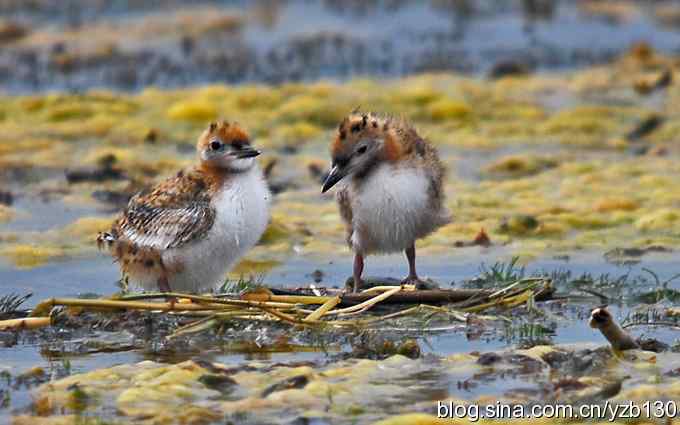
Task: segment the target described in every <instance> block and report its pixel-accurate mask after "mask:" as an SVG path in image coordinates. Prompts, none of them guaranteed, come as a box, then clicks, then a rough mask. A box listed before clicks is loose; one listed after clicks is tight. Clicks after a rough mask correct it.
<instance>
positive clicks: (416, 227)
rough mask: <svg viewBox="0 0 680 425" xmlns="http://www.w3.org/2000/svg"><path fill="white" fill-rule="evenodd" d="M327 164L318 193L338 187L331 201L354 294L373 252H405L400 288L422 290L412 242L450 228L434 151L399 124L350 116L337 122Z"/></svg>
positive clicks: (441, 169) (441, 173)
mask: <svg viewBox="0 0 680 425" xmlns="http://www.w3.org/2000/svg"><path fill="white" fill-rule="evenodd" d="M331 158H332V161H331V171H330V174H329V175H328V177H327V178H326V181H325V182H324V184H323V190H322V191H323V192H326V191H327V190H328V189H330V188H331V187H333V186H334V185H335V184H337V183H338V182H340V181H341V180H342V183H343V184H342V188H341V189H339V190H338V191H337V201H338V205H339V207H340V215H341V216H342V219H343V221H344V222H345V224H346V225H347V242H348V244H349V246H350V248H352V250H353V251H354V252H355V257H354V272H353V277H354V291H356V290H357V288H358V285H359V284H360V282H361V275H362V272H363V269H364V257H365V256H366V255H368V254H372V253H390V252H399V251H404V252H405V253H406V258H407V260H408V265H409V274H408V276H407V277H406V279H404V283H413V284H418V283H420V280H419V279H418V275H417V273H416V265H415V258H416V250H415V241H416V240H417V239H420V238H423V237H425V236H427V235H429V234H430V233H432V232H434V231H435V230H437V229H438V228H439V227H441V226H443V225H444V224H446V223H448V222H449V221H450V217H449V214H448V212H447V210H446V208H445V207H444V192H443V188H442V181H443V178H444V175H445V170H444V166H443V165H442V163H441V161H440V160H439V157H438V155H437V151H436V150H435V148H434V147H433V146H432V145H431V144H430V143H428V142H427V141H426V140H425V139H423V138H422V137H420V136H419V135H418V133H417V132H416V130H415V129H414V128H413V127H412V126H411V125H410V124H408V123H407V122H405V121H404V120H401V119H396V118H392V117H385V116H377V115H374V114H372V113H367V114H365V113H360V112H356V111H355V112H353V113H352V114H350V115H349V116H348V117H346V118H345V119H344V120H343V121H342V122H341V123H340V126H339V128H338V132H337V136H336V137H335V140H334V141H333V143H332V145H331Z"/></svg>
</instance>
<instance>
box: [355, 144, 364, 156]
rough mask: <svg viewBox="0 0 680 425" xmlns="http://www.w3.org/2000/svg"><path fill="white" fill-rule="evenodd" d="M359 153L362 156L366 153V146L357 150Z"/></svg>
mask: <svg viewBox="0 0 680 425" xmlns="http://www.w3.org/2000/svg"><path fill="white" fill-rule="evenodd" d="M357 153H358V154H359V155H361V154H362V153H366V146H362V147H360V148H359V149H357Z"/></svg>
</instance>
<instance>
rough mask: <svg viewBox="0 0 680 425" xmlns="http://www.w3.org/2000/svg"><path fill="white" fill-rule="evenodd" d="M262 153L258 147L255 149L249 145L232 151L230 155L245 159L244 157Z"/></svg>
mask: <svg viewBox="0 0 680 425" xmlns="http://www.w3.org/2000/svg"><path fill="white" fill-rule="evenodd" d="M260 153H261V152H260V151H258V150H257V149H253V148H250V147H248V148H243V149H239V150H237V151H233V152H231V154H230V155H231V156H235V157H236V158H238V159H244V158H253V157H256V156H258V155H259V154H260Z"/></svg>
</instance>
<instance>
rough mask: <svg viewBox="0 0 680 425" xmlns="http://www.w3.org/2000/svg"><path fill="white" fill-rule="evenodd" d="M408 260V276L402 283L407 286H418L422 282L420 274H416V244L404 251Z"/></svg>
mask: <svg viewBox="0 0 680 425" xmlns="http://www.w3.org/2000/svg"><path fill="white" fill-rule="evenodd" d="M404 252H405V253H406V259H407V260H408V276H406V279H404V280H403V281H402V283H405V284H411V285H417V284H418V283H419V282H420V279H419V278H418V273H416V244H415V242H414V243H413V244H411V246H409V247H408V248H406V249H405V250H404Z"/></svg>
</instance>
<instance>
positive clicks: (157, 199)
mask: <svg viewBox="0 0 680 425" xmlns="http://www.w3.org/2000/svg"><path fill="white" fill-rule="evenodd" d="M196 150H197V152H198V157H199V163H198V165H197V166H195V167H193V168H191V169H189V170H186V171H180V172H179V173H177V175H175V176H173V177H170V178H168V179H166V180H164V181H162V182H160V183H159V184H157V185H156V186H154V187H153V188H151V189H149V190H147V191H143V192H141V193H139V194H137V195H135V196H134V197H132V199H130V202H129V204H128V206H127V208H126V209H125V211H123V213H122V214H121V216H120V218H119V219H118V220H116V222H115V223H114V224H113V227H112V228H111V230H110V231H109V232H106V233H102V234H100V235H99V236H98V238H97V243H98V244H99V246H100V247H104V246H105V247H108V248H109V249H110V251H111V254H112V255H113V257H114V258H115V259H116V260H117V261H118V262H119V263H120V266H121V271H122V274H123V277H124V279H127V280H128V281H129V282H130V283H132V284H136V285H138V286H141V287H143V288H145V289H147V290H152V289H155V288H158V289H160V290H161V291H165V292H167V291H170V290H173V291H182V292H199V291H204V290H208V289H211V288H214V287H216V286H217V285H219V284H220V283H222V282H224V278H225V274H226V272H227V271H228V269H229V268H230V267H231V266H232V265H233V264H234V263H235V262H236V261H237V260H238V259H239V258H240V257H241V256H242V255H243V254H244V253H245V252H246V251H247V250H249V249H250V248H251V247H252V246H253V245H254V244H255V243H256V242H257V241H258V240H259V239H260V236H261V235H262V233H263V232H264V230H265V228H266V226H267V222H268V221H269V201H270V197H271V196H270V193H269V189H268V188H267V184H266V182H265V180H264V177H263V175H262V171H261V170H260V168H259V166H258V165H257V162H256V161H255V157H256V156H257V155H259V154H260V152H259V151H257V150H255V149H253V148H252V147H251V144H250V138H249V137H248V135H247V133H246V132H245V131H244V130H243V129H242V128H240V127H239V126H238V125H237V124H233V123H231V124H230V123H228V122H226V121H224V122H221V123H219V124H218V123H212V124H210V126H209V127H208V129H206V130H205V131H204V132H203V133H202V134H201V136H200V137H199V139H198V143H197V144H196Z"/></svg>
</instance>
